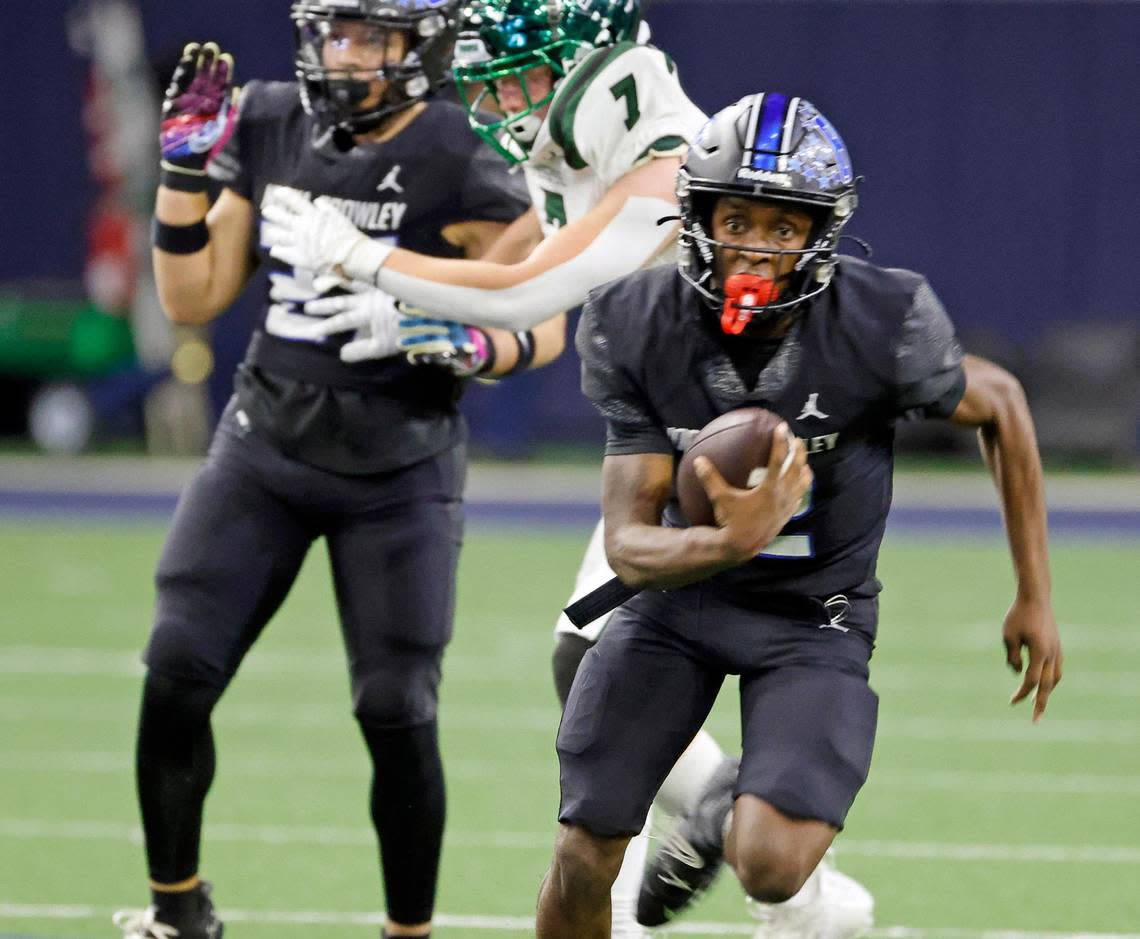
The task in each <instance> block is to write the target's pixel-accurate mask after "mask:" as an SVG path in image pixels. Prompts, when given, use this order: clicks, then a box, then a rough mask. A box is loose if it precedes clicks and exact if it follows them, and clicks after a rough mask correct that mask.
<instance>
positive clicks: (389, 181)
mask: <svg viewBox="0 0 1140 939" xmlns="http://www.w3.org/2000/svg"><path fill="white" fill-rule="evenodd" d="M399 175H400V164H399V163H397V164H396V165H395V166H393V167H392V168H391V169H390V170H388V175H387V176H385V177H384V178H383V179H382V180H380V185H379V186H377V187H376V191H377V192H384V191H386V190H388V189H391V190H392V191H393V192H403V191H404V187H403V186H401V185H400V181H399V179H397V178H396V177H398V176H399Z"/></svg>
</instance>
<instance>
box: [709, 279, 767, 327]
mask: <svg viewBox="0 0 1140 939" xmlns="http://www.w3.org/2000/svg"><path fill="white" fill-rule="evenodd" d="M778 296H780V285H779V284H777V283H776V282H775V281H774V280H769V279H768V278H767V277H761V276H760V275H759V274H732V275H731V276H729V277H727V278H725V281H724V311H723V312H722V313H721V315H720V328H721V329H723V330H724V331H725V332H726V333H728V334H729V335H730V336H739V335H740V334H741V333H742V332H744V328H745V327H746V326H747V325H748V324H749V323H750V322H751V321H752V313H753V311H752V310H742V309H741V307H757V306H766V305H767V304H769V303H772V302H773V301H774V300H775V299H776V298H777V297H778Z"/></svg>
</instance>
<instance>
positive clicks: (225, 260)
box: [151, 186, 246, 326]
mask: <svg viewBox="0 0 1140 939" xmlns="http://www.w3.org/2000/svg"><path fill="white" fill-rule="evenodd" d="M209 210H210V202H209V199H208V197H207V196H206V194H205V193H204V192H203V193H188V192H179V191H176V190H173V189H168V188H166V187H165V186H160V187H159V189H158V198H157V200H156V202H155V219H156V220H157V222H158V223H159V224H163V225H169V226H174V227H175V228H178V229H186V228H188V227H189V226H193V225H197V224H205V225H206V230H207V232H208V233H209V239H208V240H207V242H206V244H205V245H204V246H203V247H202V248H201V250H198V251H194V252H193V253H189V254H183V253H174V252H171V251H165V250H163V249H162V248H159V247H155V248H153V249H152V252H151V256H152V259H153V263H154V275H155V283H156V285H157V287H158V296H159V300H160V302H161V303H162V307H163V309H164V310H165V311H166V315H167V317H169V319H170V320H171V321H172V322H174V323H178V324H180V325H186V326H196V325H201V324H203V323H207V322H209V321H210V320H212V319H213V318H214V317H215V316H217V315H218V314H219V313H221V312H222V310H224V309H225V308H226V307H227V306H229V304H230V303H231V302H232V301H233V299H234V295H235V294H236V290H234V289H233V282H234V281H235V279H237V278H238V277H241V275H237V274H236V273H231V276H229V277H228V278H227V277H225V276H222V275H223V274H224V272H223V271H222V268H223V266H225V265H229V266H230V267H234V266H240V267H241V268H243V269H244V267H245V265H246V261H245V258H244V256H240V257H239V256H237V255H236V254H235V252H234V250H233V249H234V248H235V247H238V246H237V245H229V242H230V241H232V240H233V239H229V238H226V237H224V233H222V237H220V238H219V232H218V231H217V226H215V225H212V224H211V223H210V221H209V215H208V214H209ZM227 245H228V248H227ZM243 250H244V249H243ZM223 255H225V256H224V257H223ZM242 279H244V278H242Z"/></svg>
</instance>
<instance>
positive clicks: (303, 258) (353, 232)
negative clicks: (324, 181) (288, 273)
mask: <svg viewBox="0 0 1140 939" xmlns="http://www.w3.org/2000/svg"><path fill="white" fill-rule="evenodd" d="M261 217H262V218H263V219H264V220H265V222H266V223H267V224H265V225H263V226H262V228H261V238H262V241H263V242H264V243H265V245H266V246H267V247H268V248H269V253H270V254H271V255H272V256H273V257H275V258H277V259H278V260H279V261H283V262H284V263H286V264H289V265H291V266H292V267H303V268H306V269H308V270H310V271H312V272H313V273H314V275H316V276H318V277H328V276H336V275H339V274H342V273H343V274H344V275H345V276H346V277H347V278H348V279H350V280H361V281H364V282H366V283H369V284H375V283H376V274H377V272H378V271H379V270H380V268H381V267H382V266H383V264H384V262H385V261H386V260H387V259H388V255H389V254H390V253H391V252H392V246H391V245H386V244H381V243H380V242H377V241H373V240H372V239H370V238H369V237H368V236H367V235H365V234H364V233H363V232H362V231H360V229H358V228H357V227H356V226H355V225H353V224H352V222H350V221H349V220H348V219H347V218H345V216H344V215H343V214H342V213H341V211H340V210H339V209H338V208H337V207H336V206H335V205H334V204H333V202H332V200H331V199H329V198H328V197H327V196H321V197H320V198H318V199H317V200H316V201H314V202H310V201H309V199H308V198H306V197H305V196H303V195H301V193H299V192H297V191H296V190H294V189H286V188H285V187H277V188H275V189H272V190H271V191H270V194H269V197H268V198H267V199H266V200H265V203H264V204H263V205H262V207H261Z"/></svg>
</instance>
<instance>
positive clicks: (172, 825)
mask: <svg viewBox="0 0 1140 939" xmlns="http://www.w3.org/2000/svg"><path fill="white" fill-rule="evenodd" d="M220 696H221V691H220V690H219V689H217V688H214V687H212V686H210V685H205V684H202V683H200V682H189V681H183V680H178V679H170V678H163V677H162V676H159V675H154V674H148V675H147V678H146V683H145V684H144V686H143V697H142V712H141V714H140V716H139V734H138V747H137V750H136V754H135V772H136V779H137V783H138V794H139V808H140V809H141V811H142V823H143V831H144V833H145V836H146V856H147V867H148V869H149V872H150V879H151V880H153V881H155V882H156V883H160V884H176V883H180V882H181V881H184V880H188V879H189V878H191V877H193V876H194V875H195V874H196V873H197V872H198V848H199V842H200V840H201V831H202V806H203V805H204V803H205V801H206V793H207V792H208V791H209V789H210V783H211V782H213V779H214V738H213V734H212V732H211V730H210V712H211V710H213V707H214V704H215V703H217V700H218V698H219V697H220ZM156 894H162V896H163V899H164V904H167V905H170V904H174V905H177V901H175V900H173V899H167V898H175V897H179V896H184V895H185V896H193V897H196V896H197V895H198V894H199V891H198V890H190V891H184V892H183V893H182V894H177V893H164V892H162V891H156ZM187 902H189V901H187ZM155 905H156V906H160V908H164V909H165V908H166V907H165V906H162V905H160V904H159V903H157V902H156V903H155Z"/></svg>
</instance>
